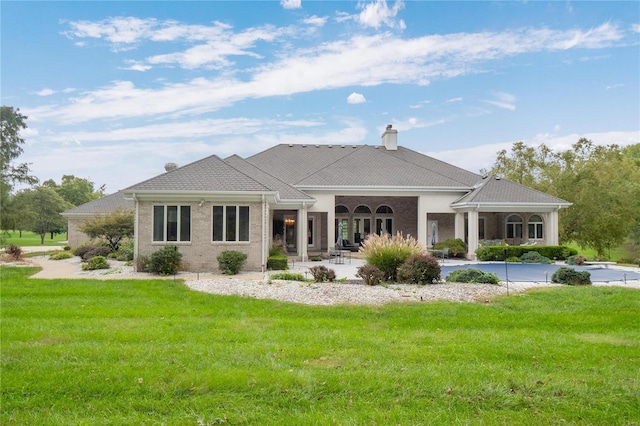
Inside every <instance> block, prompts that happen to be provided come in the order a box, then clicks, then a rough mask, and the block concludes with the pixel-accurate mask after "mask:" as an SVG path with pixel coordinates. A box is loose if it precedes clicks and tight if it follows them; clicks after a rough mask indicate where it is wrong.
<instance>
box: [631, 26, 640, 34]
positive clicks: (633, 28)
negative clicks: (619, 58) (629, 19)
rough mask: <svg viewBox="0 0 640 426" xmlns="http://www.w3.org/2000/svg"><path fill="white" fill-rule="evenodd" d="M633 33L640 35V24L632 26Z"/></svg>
mask: <svg viewBox="0 0 640 426" xmlns="http://www.w3.org/2000/svg"><path fill="white" fill-rule="evenodd" d="M631 31H633V32H634V33H640V24H632V25H631Z"/></svg>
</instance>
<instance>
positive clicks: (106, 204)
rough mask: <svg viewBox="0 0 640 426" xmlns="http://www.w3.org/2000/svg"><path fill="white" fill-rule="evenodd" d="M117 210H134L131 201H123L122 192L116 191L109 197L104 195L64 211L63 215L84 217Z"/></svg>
mask: <svg viewBox="0 0 640 426" xmlns="http://www.w3.org/2000/svg"><path fill="white" fill-rule="evenodd" d="M118 208H122V209H131V210H133V209H134V208H135V205H134V203H133V201H132V200H125V198H124V192H123V191H118V192H116V193H113V194H111V195H106V196H104V197H102V198H98V199H97V200H93V201H89V202H88V203H84V204H81V205H79V206H77V207H74V208H72V209H69V210H67V211H65V212H64V213H63V214H64V215H67V214H68V215H84V214H95V213H110V212H112V211H114V210H116V209H118Z"/></svg>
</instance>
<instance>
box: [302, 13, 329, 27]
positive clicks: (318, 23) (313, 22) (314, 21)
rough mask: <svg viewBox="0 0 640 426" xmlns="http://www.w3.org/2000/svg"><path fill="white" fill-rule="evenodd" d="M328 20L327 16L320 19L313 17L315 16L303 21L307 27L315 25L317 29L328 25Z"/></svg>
mask: <svg viewBox="0 0 640 426" xmlns="http://www.w3.org/2000/svg"><path fill="white" fill-rule="evenodd" d="M328 19H329V18H328V17H326V16H323V17H320V16H315V15H313V16H310V17H308V18H306V19H303V20H302V22H303V23H304V24H307V25H313V26H316V27H323V26H324V25H325V24H326V23H327V20H328Z"/></svg>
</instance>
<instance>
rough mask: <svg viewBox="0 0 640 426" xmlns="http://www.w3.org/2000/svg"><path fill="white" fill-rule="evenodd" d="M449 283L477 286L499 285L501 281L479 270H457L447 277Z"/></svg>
mask: <svg viewBox="0 0 640 426" xmlns="http://www.w3.org/2000/svg"><path fill="white" fill-rule="evenodd" d="M446 281H447V282H450V283H475V284H498V283H499V282H500V279H499V278H498V276H497V275H496V274H493V273H491V272H482V271H481V270H479V269H473V268H469V269H456V270H455V271H452V272H451V273H450V274H449V275H447V280H446Z"/></svg>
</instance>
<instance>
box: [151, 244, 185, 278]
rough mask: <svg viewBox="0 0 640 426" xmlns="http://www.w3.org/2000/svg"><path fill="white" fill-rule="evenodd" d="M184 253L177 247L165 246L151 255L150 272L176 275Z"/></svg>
mask: <svg viewBox="0 0 640 426" xmlns="http://www.w3.org/2000/svg"><path fill="white" fill-rule="evenodd" d="M181 260H182V253H180V252H179V251H178V247H176V246H164V247H163V248H161V249H160V250H158V251H155V252H153V253H151V256H149V262H148V263H147V268H148V269H149V272H151V273H153V274H159V275H174V274H175V273H176V272H178V268H179V267H180V261H181Z"/></svg>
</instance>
